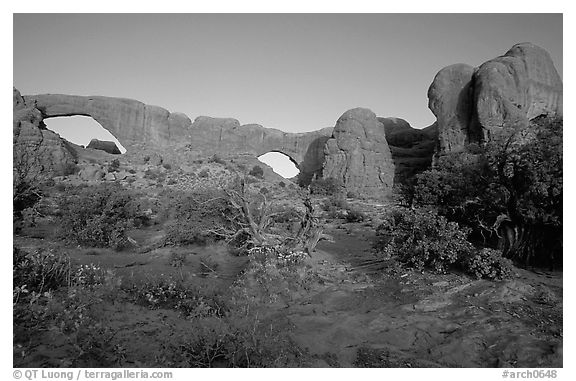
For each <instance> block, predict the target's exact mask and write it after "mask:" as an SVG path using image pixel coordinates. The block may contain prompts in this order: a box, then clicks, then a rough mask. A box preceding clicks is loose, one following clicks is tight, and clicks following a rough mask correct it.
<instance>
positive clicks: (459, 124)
mask: <svg viewBox="0 0 576 381" xmlns="http://www.w3.org/2000/svg"><path fill="white" fill-rule="evenodd" d="M428 98H429V108H430V110H432V112H433V113H434V115H435V116H436V119H437V123H438V130H439V132H438V154H440V155H441V154H445V153H449V152H456V151H461V150H463V149H464V146H465V145H466V144H468V143H483V142H487V141H490V139H491V137H492V136H494V135H496V134H499V133H501V132H503V131H506V130H510V129H522V128H525V127H526V126H527V124H528V121H530V120H532V119H534V118H536V117H538V116H540V115H548V116H559V117H562V115H563V106H562V102H563V96H562V80H561V79H560V76H559V75H558V72H557V71H556V68H555V67H554V63H553V62H552V60H551V58H550V55H549V54H548V52H546V51H545V50H544V49H542V48H540V47H538V46H536V45H533V44H530V43H522V44H517V45H515V46H513V47H512V48H511V49H510V50H509V51H508V52H507V53H506V54H505V55H503V56H501V57H497V58H494V59H492V60H489V61H487V62H485V63H484V64H482V65H481V66H480V67H479V68H473V67H471V66H469V65H465V64H457V65H452V66H448V67H446V68H444V69H442V70H440V72H439V73H438V74H437V75H436V77H435V78H434V81H433V82H432V84H431V85H430V88H429V90H428Z"/></svg>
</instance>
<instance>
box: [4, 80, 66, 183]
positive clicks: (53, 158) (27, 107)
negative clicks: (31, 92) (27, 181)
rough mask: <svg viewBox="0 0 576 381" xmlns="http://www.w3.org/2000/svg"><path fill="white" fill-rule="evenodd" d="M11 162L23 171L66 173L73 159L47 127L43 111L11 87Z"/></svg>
mask: <svg viewBox="0 0 576 381" xmlns="http://www.w3.org/2000/svg"><path fill="white" fill-rule="evenodd" d="M12 119H13V130H12V136H13V142H12V143H13V147H14V149H13V165H14V170H16V171H18V172H20V175H22V174H24V173H25V172H26V173H30V175H32V173H37V172H44V173H55V174H65V173H67V172H68V171H70V170H71V168H73V167H74V164H75V162H76V160H75V155H74V150H73V149H72V147H71V146H70V145H69V144H67V142H66V141H65V140H63V139H61V138H60V136H59V135H58V134H56V133H55V132H53V131H50V130H47V129H46V126H45V125H44V123H43V121H42V120H43V117H42V113H41V112H40V111H39V110H38V109H37V108H35V107H34V104H33V103H32V104H30V103H28V102H26V101H25V100H24V98H23V97H22V96H21V95H20V92H19V91H18V90H16V89H15V88H14V89H13V114H12Z"/></svg>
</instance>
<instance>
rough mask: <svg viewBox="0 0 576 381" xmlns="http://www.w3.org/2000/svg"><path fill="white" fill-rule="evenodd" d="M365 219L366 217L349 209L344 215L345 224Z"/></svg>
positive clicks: (356, 210) (357, 211) (358, 211)
mask: <svg viewBox="0 0 576 381" xmlns="http://www.w3.org/2000/svg"><path fill="white" fill-rule="evenodd" d="M365 219H366V215H365V214H364V213H363V212H362V211H360V210H358V209H353V208H349V209H348V210H347V213H346V221H347V222H362V221H364V220H365Z"/></svg>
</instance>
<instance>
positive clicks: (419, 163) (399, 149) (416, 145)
mask: <svg viewBox="0 0 576 381" xmlns="http://www.w3.org/2000/svg"><path fill="white" fill-rule="evenodd" d="M378 120H379V121H380V123H382V124H383V126H384V131H385V133H386V140H387V142H388V147H389V148H390V153H391V154H392V160H393V162H394V183H402V182H405V181H406V180H408V179H410V178H412V177H413V176H414V175H415V174H417V173H419V172H422V171H424V170H426V169H428V168H430V165H431V163H432V156H433V155H434V150H435V148H436V141H437V137H438V130H437V128H436V123H435V124H433V125H431V126H429V127H426V128H424V129H421V130H419V129H416V128H412V126H410V123H408V122H407V121H405V120H404V119H400V118H378Z"/></svg>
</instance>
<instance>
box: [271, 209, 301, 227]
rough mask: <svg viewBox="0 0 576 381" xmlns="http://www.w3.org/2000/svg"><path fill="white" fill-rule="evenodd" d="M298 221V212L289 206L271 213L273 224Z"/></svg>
mask: <svg viewBox="0 0 576 381" xmlns="http://www.w3.org/2000/svg"><path fill="white" fill-rule="evenodd" d="M299 219H300V213H299V212H298V210H296V209H294V208H292V207H289V206H279V207H276V209H275V210H273V211H272V220H273V221H274V222H275V223H286V222H291V221H297V220H299Z"/></svg>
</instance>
